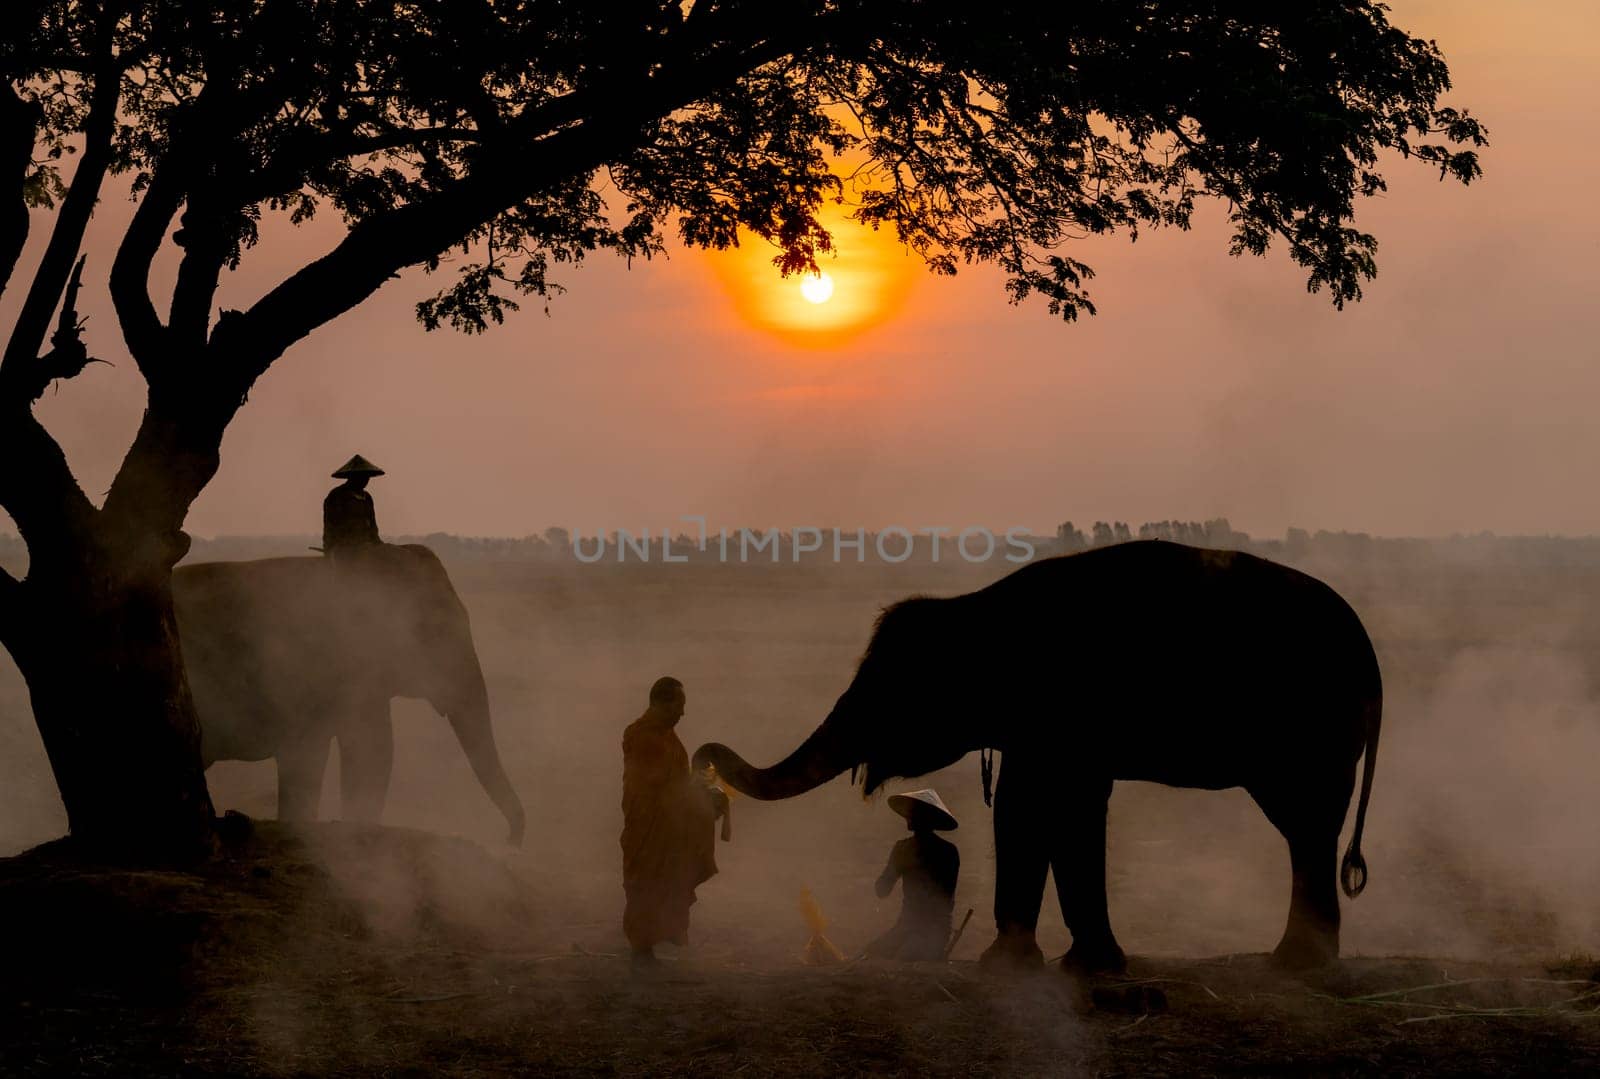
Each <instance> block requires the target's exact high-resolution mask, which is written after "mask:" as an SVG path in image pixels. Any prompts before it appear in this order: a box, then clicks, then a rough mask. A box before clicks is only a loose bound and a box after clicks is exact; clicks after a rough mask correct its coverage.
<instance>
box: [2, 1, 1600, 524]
mask: <svg viewBox="0 0 1600 1079" xmlns="http://www.w3.org/2000/svg"><path fill="white" fill-rule="evenodd" d="M1393 7H1394V12H1393V18H1394V19H1395V21H1396V22H1398V23H1399V24H1400V25H1402V26H1404V27H1405V28H1407V29H1408V30H1410V31H1412V32H1414V33H1417V34H1421V35H1423V36H1431V37H1434V38H1436V39H1437V40H1438V41H1439V42H1440V44H1441V46H1442V47H1443V48H1444V50H1445V52H1446V55H1447V56H1448V57H1449V58H1450V60H1451V64H1452V68H1453V70H1454V72H1455V76H1456V91H1455V94H1454V95H1453V98H1452V100H1453V101H1454V102H1455V103H1458V104H1463V105H1466V106H1468V107H1470V108H1471V109H1473V110H1474V112H1475V113H1477V114H1478V115H1479V116H1480V117H1481V118H1482V119H1483V120H1484V121H1485V122H1486V123H1487V124H1488V125H1489V126H1490V131H1491V138H1492V142H1493V145H1492V146H1491V148H1490V150H1489V151H1488V152H1487V153H1486V155H1485V158H1484V166H1485V170H1486V174H1487V175H1486V177H1485V179H1484V180H1483V181H1482V182H1481V183H1480V184H1477V185H1474V186H1473V187H1472V188H1469V189H1465V190H1463V189H1461V188H1460V187H1459V186H1456V185H1441V184H1439V183H1438V182H1437V179H1436V176H1435V175H1434V174H1431V173H1429V172H1428V171H1427V170H1426V169H1425V168H1422V167H1420V166H1418V167H1411V168H1406V167H1402V166H1401V165H1400V163H1398V162H1395V163H1392V164H1391V167H1390V168H1389V175H1390V179H1391V191H1390V193H1389V195H1388V196H1387V197H1385V198H1382V199H1379V200H1372V201H1369V202H1368V203H1366V205H1365V206H1364V208H1363V211H1362V217H1361V220H1360V224H1361V225H1362V226H1363V227H1365V228H1368V229H1370V230H1371V231H1374V232H1376V233H1377V234H1378V237H1379V239H1380V242H1381V246H1380V251H1379V264H1380V276H1379V278H1378V280H1377V281H1376V282H1374V283H1373V284H1372V285H1371V286H1370V288H1369V290H1368V296H1367V299H1366V300H1365V301H1364V302H1363V303H1361V304H1360V305H1358V306H1356V307H1355V308H1353V309H1350V310H1347V311H1346V312H1344V313H1343V314H1339V313H1336V312H1334V311H1333V310H1332V308H1331V306H1330V305H1329V304H1328V303H1327V302H1326V300H1325V299H1324V298H1322V297H1313V296H1308V295H1306V294H1305V292H1304V288H1303V275H1302V274H1301V272H1300V271H1299V270H1298V269H1297V268H1296V267H1294V266H1293V265H1291V264H1290V263H1289V262H1288V260H1287V259H1286V258H1285V257H1283V256H1282V255H1281V254H1278V255H1275V256H1269V257H1268V258H1267V259H1265V260H1246V261H1238V260H1233V259H1230V258H1229V257H1228V255H1227V254H1226V251H1225V235H1224V230H1223V229H1222V228H1221V227H1220V219H1219V216H1218V215H1217V214H1216V213H1214V212H1213V213H1208V214H1207V215H1206V216H1205V218H1204V220H1203V221H1202V222H1201V223H1200V224H1199V225H1198V226H1197V227H1196V228H1195V229H1194V231H1193V232H1191V233H1189V234H1187V235H1185V234H1179V233H1172V234H1149V235H1146V236H1145V237H1144V238H1143V239H1141V240H1140V241H1139V243H1138V244H1136V245H1132V246H1130V245H1129V244H1128V243H1127V242H1126V240H1122V239H1113V240H1096V241H1093V242H1088V243H1083V244H1080V245H1078V247H1077V249H1076V250H1075V251H1074V254H1076V255H1077V256H1078V257H1080V258H1083V259H1084V260H1086V261H1088V262H1089V263H1090V264H1091V265H1093V266H1094V267H1095V268H1096V269H1097V270H1098V271H1099V273H1100V276H1099V278H1098V280H1097V281H1096V282H1095V288H1094V296H1095V299H1096V302H1097V303H1098V304H1099V306H1100V310H1101V314H1100V315H1099V316H1098V317H1097V318H1092V319H1088V320H1086V321H1084V322H1080V323H1078V324H1076V325H1071V326H1067V325H1062V324H1059V323H1057V322H1056V321H1054V320H1052V319H1051V318H1050V317H1049V316H1048V315H1047V314H1046V313H1045V312H1044V311H1043V310H1042V308H1040V307H1035V306H1025V307H1023V308H1020V309H1018V308H1012V307H1010V306H1008V305H1007V304H1006V303H1005V300H1004V296H1003V295H1002V293H1001V291H1000V288H999V281H998V279H997V278H996V277H995V276H994V275H993V274H991V273H987V272H965V273H963V274H962V275H961V276H959V277H958V278H956V279H954V280H948V279H934V278H931V277H929V276H927V275H926V274H924V273H921V272H920V271H919V272H918V274H917V276H916V277H914V278H913V279H912V280H911V282H910V284H909V285H908V287H907V288H906V289H905V290H904V291H905V294H904V296H903V298H901V300H900V308H899V314H898V315H896V316H895V317H892V318H890V319H888V320H887V321H884V322H882V324H880V325H878V326H876V327H874V328H871V329H870V330H869V331H867V332H865V333H862V334H860V335H859V336H856V337H854V338H852V339H850V340H848V341H845V342H842V343H841V342H840V341H839V340H837V339H835V340H833V341H831V342H829V343H828V347H825V348H823V347H815V346H814V345H813V344H812V343H803V342H796V341H795V340H793V339H792V338H786V337H785V336H783V335H781V334H778V333H774V332H773V331H772V330H770V329H766V328H762V327H760V326H758V325H755V324H754V323H753V322H752V320H751V318H750V317H749V312H748V310H745V309H741V307H740V305H739V304H737V303H735V302H734V300H733V299H732V298H731V297H730V291H729V289H728V288H727V287H726V278H727V277H728V271H727V269H726V266H720V267H719V265H717V264H715V263H714V262H713V260H711V259H710V258H708V257H707V256H704V255H701V254H698V253H692V252H679V253H676V254H675V255H674V256H673V257H672V258H671V259H670V260H667V261H665V262H656V263H654V264H650V265H636V266H635V268H634V269H633V270H631V271H629V270H627V269H626V268H625V267H624V266H623V265H622V264H621V263H620V262H615V261H610V260H597V261H594V262H592V263H591V264H589V265H588V266H587V267H585V268H583V269H581V270H579V271H576V272H568V273H566V274H565V275H564V276H563V277H562V278H561V280H562V281H563V283H564V284H566V285H567V287H568V289H569V292H568V293H567V294H566V295H565V296H562V297H559V298H557V299H556V300H555V301H553V303H552V306H551V314H550V316H549V317H548V318H547V317H545V316H544V315H543V314H542V313H541V312H540V311H539V310H538V307H537V305H535V304H529V305H528V307H527V308H526V309H525V310H524V311H523V312H522V313H521V315H520V316H516V317H514V318H513V319H512V320H511V322H510V323H509V324H508V325H507V326H505V327H502V328H500V329H499V330H497V331H494V332H491V333H490V334H488V335H487V336H484V337H479V338H466V337H462V336H459V335H455V334H452V333H447V332H441V333H436V334H431V335H430V334H424V333H423V332H422V330H421V329H420V328H419V327H418V326H417V325H416V324H415V322H414V321H413V319H412V317H411V308H412V305H413V304H414V302H415V301H416V299H418V298H419V297H420V296H421V295H423V294H424V292H425V290H426V289H427V284H426V282H424V281H423V280H422V279H421V277H420V275H414V276H408V277H406V278H404V279H402V280H400V281H397V282H394V283H391V284H390V285H389V286H387V287H386V288H385V289H384V290H383V291H382V292H381V293H380V294H379V295H378V296H377V297H376V298H375V299H374V300H373V301H371V302H369V303H368V304H367V305H366V306H364V307H363V308H361V309H359V310H358V311H356V312H354V313H352V314H350V315H347V316H345V317H344V318H343V319H341V320H340V321H338V322H336V323H335V324H333V325H331V326H329V327H327V328H325V329H323V330H322V331H320V332H319V333H318V334H317V335H315V336H314V337H313V338H311V339H310V340H308V341H306V342H303V343H302V344H300V345H299V346H297V347H296V348H295V349H294V350H293V351H291V352H290V353H289V354H288V355H287V356H286V357H285V358H284V359H283V360H281V361H280V362H279V363H278V365H277V366H276V367H274V369H273V370H272V371H271V372H269V374H268V375H267V376H266V378H265V379H264V380H263V381H262V382H261V383H260V384H259V385H258V387H257V389H256V391H255V393H254V394H253V395H252V398H251V400H250V402H249V404H248V405H247V407H246V408H245V410H244V412H243V413H242V414H241V416H240V418H239V419H238V421H236V423H235V424H234V426H233V428H232V430H231V431H230V433H229V436H228V439H227V441H226V442H225V443H224V447H223V451H224V460H223V468H222V472H221V474H220V475H219V476H218V478H217V479H216V481H214V483H213V484H212V486H211V488H210V489H208V490H207V491H206V493H205V494H204V495H202V497H201V499H200V501H199V502H198V503H197V504H196V506H195V509H194V512H193V514H192V515H191V518H190V522H189V526H190V529H191V530H192V531H194V532H195V533H197V534H200V535H215V534H219V533H285V532H302V533H310V532H314V531H316V530H317V528H318V527H319V521H318V513H319V507H320V502H321V497H322V494H323V492H324V491H325V490H326V488H327V486H328V485H329V483H330V481H329V480H328V479H327V474H328V473H329V472H330V471H332V469H333V468H334V467H336V466H337V465H338V464H339V463H341V462H342V461H343V460H344V459H345V458H346V457H348V456H349V455H350V454H351V453H354V452H360V453H362V454H365V455H366V456H368V457H370V458H372V459H374V460H375V461H377V462H378V463H379V464H381V465H383V466H384V467H385V468H387V469H388V470H389V472H390V475H389V476H387V477H385V478H383V479H381V480H379V481H377V482H376V483H375V484H374V486H373V491H374V494H375V495H376V497H377V499H378V507H379V523H380V526H381V527H382V528H383V530H384V531H385V532H386V533H400V532H408V533H415V532H427V531H434V530H443V531H453V532H459V533H466V534H479V535H521V534H525V533H528V532H531V531H537V530H539V529H542V528H544V527H545V526H547V525H552V524H558V525H563V526H565V527H567V528H574V529H582V530H584V531H585V532H586V533H587V532H589V531H591V530H592V529H594V528H595V527H597V526H604V527H607V528H614V527H618V526H621V527H629V528H638V527H642V526H645V525H649V526H651V527H652V529H655V528H659V527H660V526H661V525H663V524H671V523H674V522H675V520H676V518H677V517H678V515H680V514H691V513H700V514H705V515H707V516H709V517H710V518H711V519H712V521H713V523H714V524H715V523H719V522H721V523H730V524H751V525H763V526H765V525H779V526H793V525H809V524H822V525H827V524H840V525H845V526H850V527H854V526H856V525H865V526H868V527H871V526H882V525H886V524H902V525H905V526H908V527H915V526H920V525H935V524H941V525H953V526H956V527H960V526H964V525H968V524H988V525H993V526H997V527H1005V526H1009V525H1013V524H1020V525H1027V526H1032V527H1035V528H1039V529H1045V530H1048V529H1052V528H1053V527H1054V525H1055V524H1056V523H1057V522H1058V521H1060V520H1062V519H1065V518H1071V519H1073V520H1074V521H1076V522H1078V523H1079V524H1080V525H1083V524H1086V523H1087V522H1090V521H1093V520H1095V519H1097V518H1104V519H1122V520H1127V521H1130V522H1132V523H1134V524H1135V525H1137V524H1138V523H1139V522H1141V521H1145V520H1150V519H1159V518H1169V517H1181V518H1202V517H1210V516H1217V515H1223V516H1227V517H1229V518H1230V519H1231V520H1232V521H1233V523H1234V525H1235V526H1236V527H1241V528H1243V529H1245V530H1247V531H1251V532H1254V533H1257V534H1273V533H1279V532H1281V531H1282V530H1283V528H1284V527H1286V526H1288V525H1299V526H1302V527H1307V528H1313V529H1315V528H1353V529H1363V530H1368V531H1372V532H1376V533H1384V534H1439V533H1448V532H1452V531H1476V530H1479V529H1492V530H1495V531H1500V532H1565V533H1600V497H1595V496H1594V494H1593V493H1592V490H1593V485H1592V483H1591V475H1592V473H1593V467H1592V466H1593V462H1595V461H1597V460H1600V424H1597V423H1596V422H1594V415H1595V413H1596V411H1597V402H1600V362H1597V361H1600V355H1597V352H1600V350H1597V348H1596V345H1595V342H1594V333H1593V329H1592V327H1591V325H1590V319H1589V316H1590V313H1591V312H1592V311H1593V310H1594V308H1595V303H1594V297H1595V295H1596V292H1597V289H1600V204H1597V200H1595V199H1593V198H1592V196H1591V195H1590V194H1589V188H1590V186H1591V185H1592V183H1593V178H1594V176H1595V175H1597V174H1600V130H1597V128H1600V122H1597V120H1596V118H1595V115H1594V111H1593V110H1594V103H1595V102H1596V101H1600V5H1597V4H1595V3H1594V2H1593V0H1525V2H1521V3H1516V4H1507V3H1505V2H1504V0H1397V2H1395V3H1394V5H1393ZM126 212H127V211H126V207H125V206H124V205H123V204H121V203H120V202H119V201H113V202H112V203H110V204H108V205H106V206H104V207H103V208H102V211H101V212H100V213H99V214H98V215H97V219H96V224H95V227H94V229H93V234H92V236H91V240H90V271H89V280H88V281H87V282H86V285H87V287H86V295H85V298H84V308H85V310H86V311H87V312H89V313H90V314H91V315H92V319H91V321H90V324H89V341H90V344H91V348H92V349H94V351H95V352H96V354H97V355H102V356H105V357H106V358H108V359H111V360H113V361H114V362H116V363H117V366H116V367H115V368H114V369H110V368H106V367H92V368H90V369H89V370H88V371H87V372H86V373H85V374H84V375H83V376H82V377H81V378H79V379H78V380H76V381H75V382H73V383H72V384H70V385H66V386H64V387H62V388H61V389H60V391H59V392H58V393H55V394H53V395H49V396H47V397H46V399H45V400H44V402H43V403H42V404H41V406H40V412H41V415H42V416H43V417H44V418H45V421H46V422H47V424H48V425H49V426H50V427H51V429H52V430H53V431H55V432H56V433H57V435H58V437H60V438H61V439H62V441H63V443H64V444H65V445H66V447H67V449H68V452H69V455H70V457H71V459H72V460H73V462H74V465H75V466H76V467H77V468H78V470H79V474H80V476H81V477H82V478H83V480H84V484H85V487H86V488H87V489H88V490H89V491H90V492H91V493H92V494H95V495H96V496H98V493H99V492H102V491H103V490H104V489H105V487H106V485H107V483H108V482H109V478H110V476H111V474H112V472H113V470H114V469H115V467H116V464H117V462H118V460H119V459H120V455H121V453H122V451H123V450H124V449H125V448H126V445H127V442H128V439H129V437H130V436H131V433H132V431H133V427H134V425H135V423H136V422H137V419H138V415H139V409H140V406H141V397H142V393H141V388H140V384H139V382H138V378H137V375H136V373H135V371H134V370H133V366H132V364H131V362H129V361H128V360H127V359H126V358H125V356H123V355H122V354H121V353H120V350H119V349H118V347H117V342H118V339H117V337H116V335H115V333H114V319H113V316H112V315H111V312H110V306H109V302H108V300H107V299H106V297H105V295H104V285H103V282H104V277H105V273H106V271H107V269H108V267H109V264H110V252H111V250H112V247H113V245H114V243H115V239H116V235H117V227H118V225H119V224H120V223H121V222H122V221H124V220H125V219H126ZM41 228H42V222H39V219H36V230H39V229H41ZM330 242H331V234H330V233H329V232H328V231H327V230H326V228H322V227H319V228H308V229H304V230H301V231H300V232H298V233H292V234H289V235H278V236H273V237H271V238H270V241H269V242H268V243H267V244H265V245H264V246H263V248H262V249H261V250H259V251H258V252H256V253H255V254H254V256H253V257H252V258H251V259H250V260H249V261H248V262H247V264H246V268H245V269H244V271H242V272H241V273H240V274H238V275H235V277H236V280H232V281H230V282H229V283H228V285H227V287H226V289H225V292H224V295H223V297H222V302H223V303H224V304H230V305H235V306H237V305H241V304H243V303H244V302H247V301H248V300H249V299H250V298H252V297H253V296H254V295H257V294H259V293H260V292H261V291H262V290H263V289H264V288H265V287H267V286H268V285H269V284H270V283H271V282H273V281H274V280H276V279H277V278H279V277H281V276H282V275H283V274H285V273H287V272H289V271H290V270H291V269H293V268H294V266H295V265H296V264H297V261H298V260H299V259H301V258H303V257H304V254H305V252H307V251H316V250H320V249H322V248H324V247H326V246H327V245H328V244H329V243H330ZM839 285H840V292H839V293H837V294H836V300H842V299H843V298H844V294H843V288H844V281H842V280H841V281H840V282H839ZM772 287H773V289H775V290H780V289H782V290H792V289H794V288H796V287H797V286H796V284H795V283H794V282H793V281H790V282H787V283H779V282H777V281H776V280H774V283H773V286H772ZM15 292H16V290H11V291H10V292H8V296H7V299H8V301H10V302H8V303H7V304H5V305H0V314H4V313H7V312H9V311H10V310H11V309H12V308H11V305H12V304H13V303H14V302H15V299H16V296H15ZM747 306H748V305H746V307H747Z"/></svg>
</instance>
